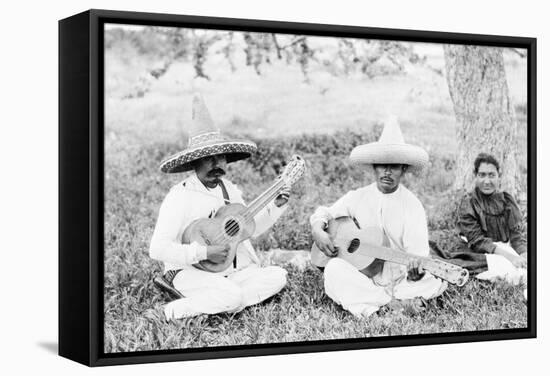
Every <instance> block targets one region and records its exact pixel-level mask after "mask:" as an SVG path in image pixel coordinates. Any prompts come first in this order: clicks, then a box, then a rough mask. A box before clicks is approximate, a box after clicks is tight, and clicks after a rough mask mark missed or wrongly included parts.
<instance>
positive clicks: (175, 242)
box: [149, 173, 286, 275]
mask: <svg viewBox="0 0 550 376" xmlns="http://www.w3.org/2000/svg"><path fill="white" fill-rule="evenodd" d="M222 180H223V183H224V185H225V188H226V189H227V193H228V196H229V200H230V203H240V204H244V201H243V198H242V192H241V191H240V190H239V189H238V188H237V187H236V186H235V185H234V184H233V183H231V182H230V181H228V180H226V179H222ZM224 205H225V202H224V198H223V193H222V190H221V188H220V187H219V186H218V187H216V188H214V189H209V188H207V187H206V186H204V184H202V183H201V181H200V180H199V178H198V177H197V175H196V174H195V173H193V174H192V175H191V176H189V177H188V178H187V179H185V180H184V181H182V182H180V183H178V184H176V185H175V186H173V187H172V189H171V190H170V192H168V194H167V195H166V197H165V198H164V201H163V202H162V205H161V207H160V210H159V216H158V220H157V224H156V226H155V231H154V232H153V236H152V238H151V245H150V247H149V255H150V256H151V258H153V259H155V260H158V261H162V262H164V270H165V271H167V270H172V269H187V268H190V267H192V264H195V263H197V262H199V261H201V260H205V259H206V246H204V245H201V244H199V243H198V242H194V243H192V244H182V243H181V238H182V235H183V232H184V231H185V229H186V228H187V226H189V224H190V223H191V222H193V221H194V220H196V219H199V218H208V217H209V216H214V215H215V213H216V211H217V210H218V209H219V208H220V207H222V206H224ZM285 208H286V205H283V206H282V207H280V208H278V207H277V206H276V205H275V204H274V201H272V202H270V203H269V204H268V205H267V206H266V207H265V208H264V209H262V210H261V211H260V212H259V213H258V214H257V215H256V216H255V217H254V221H255V223H256V230H255V232H254V235H253V236H254V237H256V236H258V235H260V234H262V233H263V232H265V231H266V230H267V229H268V228H269V227H271V226H272V225H273V224H274V223H275V221H276V220H277V219H278V218H279V217H280V216H281V214H282V213H283V211H284V210H285ZM237 256H238V258H237V261H238V267H239V268H240V267H241V266H242V263H241V259H244V258H248V259H249V260H248V261H249V262H250V261H252V262H257V260H258V259H257V257H256V254H255V252H254V248H253V247H252V244H251V243H250V241H249V240H245V241H243V242H242V243H241V244H240V245H239V247H238V248H237ZM232 271H233V268H232V267H230V268H228V270H227V271H226V272H222V275H223V274H229V273H231V272H232Z"/></svg>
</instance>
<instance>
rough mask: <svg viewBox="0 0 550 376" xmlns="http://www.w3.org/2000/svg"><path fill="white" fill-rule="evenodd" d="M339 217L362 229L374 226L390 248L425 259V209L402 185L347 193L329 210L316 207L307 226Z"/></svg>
mask: <svg viewBox="0 0 550 376" xmlns="http://www.w3.org/2000/svg"><path fill="white" fill-rule="evenodd" d="M342 216H350V217H354V218H355V219H356V220H357V222H358V223H359V226H360V227H361V228H364V227H370V226H376V227H378V228H379V229H380V230H382V231H383V232H384V233H385V234H386V236H387V237H388V238H389V240H390V243H391V248H393V249H399V250H402V251H405V252H408V253H412V254H415V255H419V256H428V254H429V246H428V225H427V222H426V213H425V211H424V207H423V206H422V204H421V203H420V201H419V200H418V198H417V197H416V196H415V195H414V194H413V193H412V192H411V191H409V190H408V189H407V188H406V187H404V186H403V185H401V184H400V185H399V186H398V187H397V190H396V191H395V192H393V193H382V192H380V190H379V189H378V187H377V186H376V183H372V184H370V185H367V186H366V187H363V188H359V189H356V190H354V191H350V192H348V193H346V194H345V195H344V196H343V197H342V198H340V199H339V200H338V201H336V202H335V203H334V204H333V205H332V206H330V207H325V206H321V207H319V208H318V209H317V210H316V211H315V213H314V214H313V215H312V216H311V218H310V223H311V224H313V223H315V222H317V221H322V222H324V223H325V224H326V223H328V221H329V220H330V219H333V218H338V217H342Z"/></svg>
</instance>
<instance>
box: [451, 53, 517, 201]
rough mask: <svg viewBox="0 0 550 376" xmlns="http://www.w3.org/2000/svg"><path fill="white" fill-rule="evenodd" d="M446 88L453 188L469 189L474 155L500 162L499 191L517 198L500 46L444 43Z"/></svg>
mask: <svg viewBox="0 0 550 376" xmlns="http://www.w3.org/2000/svg"><path fill="white" fill-rule="evenodd" d="M443 49H444V53H445V68H446V72H447V84H448V86H449V92H450V94H451V100H452V102H453V105H454V111H455V115H456V120H457V125H458V126H457V143H458V155H457V164H456V171H457V172H456V180H455V188H456V189H459V190H470V189H472V186H473V185H472V184H473V178H474V175H473V166H474V160H475V158H476V156H477V154H478V153H480V152H486V153H489V154H492V155H493V156H494V157H495V158H496V159H497V160H498V161H499V162H500V164H501V166H500V167H501V177H502V178H501V184H502V185H501V188H502V189H503V190H505V191H507V192H509V193H510V194H512V195H513V196H515V197H517V194H518V192H519V191H520V190H519V188H520V185H519V184H520V179H519V171H518V165H517V161H516V160H517V149H518V146H517V133H518V132H517V124H516V116H515V110H514V107H513V106H512V103H511V101H510V96H509V92H508V84H507V82H506V72H505V70H504V58H503V56H502V49H501V48H492V47H478V46H461V45H445V46H444V47H443Z"/></svg>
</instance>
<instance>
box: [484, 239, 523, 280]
mask: <svg viewBox="0 0 550 376" xmlns="http://www.w3.org/2000/svg"><path fill="white" fill-rule="evenodd" d="M495 245H497V246H498V247H499V248H501V249H502V250H504V251H506V252H508V253H509V254H511V255H514V256H519V255H518V254H517V252H516V251H515V250H514V249H513V248H512V247H510V245H509V244H508V243H502V242H495ZM485 257H486V258H487V270H486V271H484V272H483V273H479V274H478V275H477V276H476V278H478V279H483V280H487V281H495V280H497V279H504V280H505V281H506V282H508V283H511V284H513V285H520V284H523V283H525V282H526V281H527V269H523V268H516V267H515V266H514V265H513V264H512V263H511V262H510V261H509V260H508V259H507V258H506V257H504V256H502V255H495V254H487V255H485Z"/></svg>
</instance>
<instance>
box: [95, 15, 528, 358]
mask: <svg viewBox="0 0 550 376" xmlns="http://www.w3.org/2000/svg"><path fill="white" fill-rule="evenodd" d="M102 27H103V29H102V33H103V34H102V35H103V44H102V46H103V51H101V53H102V54H103V77H102V80H103V88H104V91H103V109H104V113H103V116H104V118H103V119H104V129H103V142H104V144H103V152H104V155H103V158H104V178H103V179H104V180H103V183H104V185H103V200H104V207H103V208H104V213H103V220H104V229H103V248H104V253H103V263H104V264H103V273H104V274H103V276H102V278H101V277H100V279H101V280H102V281H103V314H104V316H103V328H102V330H103V339H102V340H103V348H102V351H103V352H104V353H105V354H119V353H136V354H138V353H139V352H150V351H159V350H189V349H197V348H200V349H208V348H216V349H217V350H220V349H221V350H223V348H224V347H231V348H234V347H235V346H251V345H265V344H271V345H273V344H285V343H287V344H296V343H301V344H304V345H307V343H308V342H311V343H322V341H340V340H341V341H349V340H359V339H362V340H365V341H369V340H376V339H379V338H390V337H397V338H407V337H409V336H416V337H419V338H422V336H426V338H429V335H440V334H450V335H452V334H460V333H477V334H479V335H483V333H493V332H498V333H506V332H507V331H509V332H510V333H521V330H528V328H529V315H528V311H529V304H530V296H531V295H530V293H529V291H530V290H529V288H528V283H527V281H528V276H529V273H530V268H529V267H528V265H529V266H533V264H532V263H530V260H531V259H530V257H531V254H532V252H534V251H535V248H534V245H532V244H530V242H529V241H528V240H529V237H528V234H529V232H528V225H529V223H528V218H529V210H528V208H529V202H530V199H532V197H529V195H528V193H529V189H528V187H529V184H528V182H529V175H528V171H530V170H529V168H528V167H529V166H528V155H529V152H530V150H529V147H528V134H529V125H528V118H529V114H528V109H529V106H528V81H529V75H528V66H529V61H528V51H527V49H526V48H516V47H509V46H498V45H494V43H493V45H483V44H479V43H478V44H475V43H472V44H464V43H462V44H453V43H441V42H437V43H435V42H432V43H429V42H425V41H414V40H411V39H410V38H404V40H399V39H388V38H368V37H340V36H326V35H323V36H321V35H311V34H308V33H290V32H286V33H283V32H252V31H246V30H238V27H236V28H231V29H227V30H224V29H222V28H215V29H213V28H199V27H184V26H162V25H161V26H159V25H147V24H143V23H142V24H140V23H135V24H132V23H128V22H126V23H124V22H106V23H105V24H103V25H102ZM533 147H534V145H533ZM327 343H328V342H327Z"/></svg>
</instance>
